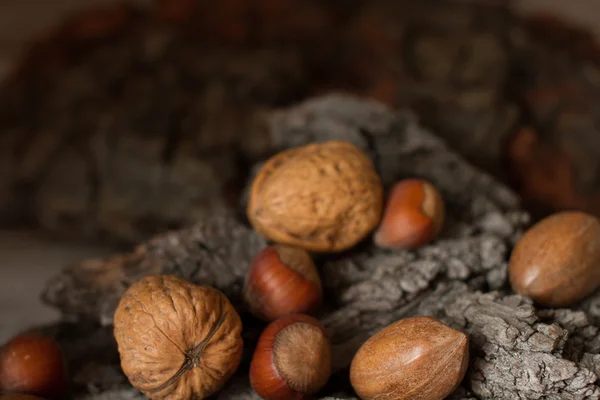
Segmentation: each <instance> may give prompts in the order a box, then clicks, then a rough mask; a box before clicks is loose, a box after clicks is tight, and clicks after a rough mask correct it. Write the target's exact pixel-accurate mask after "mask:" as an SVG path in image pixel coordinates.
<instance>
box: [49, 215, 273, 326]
mask: <svg viewBox="0 0 600 400" xmlns="http://www.w3.org/2000/svg"><path fill="white" fill-rule="evenodd" d="M264 246H266V242H265V240H264V239H262V238H261V237H259V236H258V235H257V234H256V233H254V232H253V231H252V230H250V229H249V228H248V227H247V226H245V225H243V224H241V223H240V222H239V221H238V220H237V218H236V217H235V216H234V215H233V214H231V213H224V214H222V215H215V216H212V217H211V218H206V219H204V220H202V221H201V222H199V223H197V224H195V225H194V226H192V227H190V228H187V229H184V230H181V231H173V232H168V233H165V234H163V235H160V236H157V237H155V238H153V239H152V240H150V241H148V242H146V243H144V244H141V245H140V246H137V247H136V248H135V250H134V251H132V252H131V253H127V254H123V255H117V256H115V257H112V258H108V259H105V260H101V259H92V260H86V261H84V262H82V263H79V264H76V265H73V266H70V267H68V268H65V269H64V270H63V271H62V272H61V273H60V274H59V275H57V276H56V277H54V278H53V279H52V280H51V281H50V282H48V285H47V287H46V289H45V291H44V293H43V294H42V298H43V299H44V301H45V302H46V303H48V304H51V305H53V306H54V307H57V308H59V309H60V310H61V311H62V312H63V313H64V314H65V315H69V316H75V317H80V316H83V317H86V318H89V317H91V318H94V319H96V320H98V321H100V322H101V323H103V324H112V319H113V314H114V311H115V309H116V307H117V305H118V303H119V300H120V298H121V295H122V294H123V293H124V292H125V290H126V289H127V288H128V287H129V286H130V285H131V284H132V283H134V282H136V281H138V280H139V279H141V278H142V277H144V276H148V275H155V274H172V275H176V276H179V277H180V278H184V279H186V280H189V281H192V282H196V283H202V284H206V285H210V286H213V287H215V288H217V289H219V290H221V291H222V292H223V293H225V295H226V296H227V297H228V298H229V299H230V300H231V301H232V302H233V303H234V304H236V305H237V304H241V302H242V298H241V296H242V286H243V279H244V275H245V273H246V269H247V267H248V265H249V264H250V261H251V260H252V258H253V257H254V256H255V254H256V253H257V252H258V251H260V250H261V249H262V248H263V247H264Z"/></svg>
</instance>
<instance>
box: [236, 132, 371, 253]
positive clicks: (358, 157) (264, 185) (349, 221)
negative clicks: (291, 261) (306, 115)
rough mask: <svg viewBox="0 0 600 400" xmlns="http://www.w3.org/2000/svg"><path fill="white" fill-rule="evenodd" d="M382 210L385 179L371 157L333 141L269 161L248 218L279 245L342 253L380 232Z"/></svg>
mask: <svg viewBox="0 0 600 400" xmlns="http://www.w3.org/2000/svg"><path fill="white" fill-rule="evenodd" d="M382 208H383V187H382V184H381V179H380V177H379V175H378V174H377V172H376V171H375V168H374V166H373V163H372V162H371V160H370V159H369V157H368V156H367V155H366V154H365V153H364V152H363V151H362V150H361V149H359V148H358V147H356V146H355V145H353V144H351V143H349V142H344V141H328V142H323V143H313V144H309V145H306V146H302V147H297V148H293V149H290V150H286V151H283V152H281V153H279V154H277V155H275V156H274V157H272V158H271V159H269V160H268V161H267V162H266V163H265V164H264V166H263V167H262V168H261V170H260V172H259V173H258V175H257V177H256V178H255V180H254V182H253V184H252V189H251V192H250V200H249V203H248V209H247V212H248V218H249V220H250V222H251V223H252V225H253V227H254V229H255V230H256V231H257V232H258V233H260V234H261V235H263V236H266V237H267V238H269V239H270V240H272V241H274V242H277V243H282V244H288V245H292V246H297V247H301V248H304V249H306V250H308V251H313V252H339V251H343V250H346V249H348V248H350V247H352V246H354V245H355V244H357V243H358V242H360V241H361V240H362V239H364V238H365V237H366V236H367V235H368V234H369V233H371V232H372V231H373V230H374V229H375V228H376V226H377V224H378V223H379V219H380V217H381V213H382Z"/></svg>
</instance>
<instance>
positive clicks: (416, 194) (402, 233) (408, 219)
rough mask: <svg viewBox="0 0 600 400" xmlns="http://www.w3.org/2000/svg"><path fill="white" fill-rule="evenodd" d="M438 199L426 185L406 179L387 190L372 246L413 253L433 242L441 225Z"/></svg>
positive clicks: (437, 195) (441, 211) (437, 194)
mask: <svg viewBox="0 0 600 400" xmlns="http://www.w3.org/2000/svg"><path fill="white" fill-rule="evenodd" d="M444 216H445V207H444V201H443V200H442V196H441V195H440V193H439V192H438V190H437V189H436V188H435V187H434V186H433V185H432V184H430V183H429V182H426V181H423V180H419V179H407V180H404V181H401V182H398V183H396V184H395V185H394V186H393V187H392V189H391V190H390V195H389V199H388V202H387V204H386V207H385V211H384V213H383V218H382V221H381V224H380V225H379V228H378V229H377V231H376V232H375V235H374V241H375V244H376V245H377V246H379V247H383V248H401V249H415V248H418V247H420V246H423V245H424V244H426V243H427V242H429V241H431V240H433V239H435V238H436V237H437V236H438V235H439V233H440V231H441V230H442V227H443V225H444Z"/></svg>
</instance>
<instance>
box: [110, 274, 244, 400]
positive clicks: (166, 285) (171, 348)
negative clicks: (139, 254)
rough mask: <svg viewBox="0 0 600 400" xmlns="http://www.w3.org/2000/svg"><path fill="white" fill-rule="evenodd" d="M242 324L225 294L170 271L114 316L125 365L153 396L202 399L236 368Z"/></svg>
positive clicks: (148, 282) (132, 291)
mask: <svg viewBox="0 0 600 400" xmlns="http://www.w3.org/2000/svg"><path fill="white" fill-rule="evenodd" d="M241 331H242V322H241V319H240V316H239V315H238V313H237V312H236V311H235V309H234V308H233V306H232V305H231V303H230V302H229V300H228V299H227V297H225V295H224V294H222V293H221V292H220V291H218V290H217V289H215V288H212V287H210V286H197V285H194V284H192V283H189V282H187V281H184V280H182V279H180V278H177V277H175V276H171V275H159V276H149V277H146V278H143V279H141V280H140V281H138V282H136V283H134V284H133V285H132V286H131V287H130V288H129V289H128V290H127V291H126V292H125V294H124V295H123V297H122V298H121V301H120V303H119V306H118V307H117V310H116V311H115V315H114V335H115V338H116V340H117V344H118V348H119V354H120V356H121V367H122V368H123V372H125V374H126V375H127V377H128V378H129V381H130V382H131V384H132V385H133V386H135V387H136V388H137V389H138V390H140V391H141V392H143V393H144V394H145V395H146V396H148V397H149V398H151V399H177V400H185V399H203V398H206V397H208V396H210V395H212V394H214V393H215V392H217V391H219V390H220V389H221V388H222V387H223V385H224V384H225V382H226V381H227V380H228V379H229V378H230V377H231V375H233V373H234V372H235V370H236V369H237V368H238V366H239V364H240V361H241V357H242V351H243V342H242V338H241Z"/></svg>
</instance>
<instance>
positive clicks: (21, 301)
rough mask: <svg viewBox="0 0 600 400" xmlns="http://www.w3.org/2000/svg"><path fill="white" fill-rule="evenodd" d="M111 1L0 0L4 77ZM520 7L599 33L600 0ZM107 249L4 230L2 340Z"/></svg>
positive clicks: (43, 312)
mask: <svg viewBox="0 0 600 400" xmlns="http://www.w3.org/2000/svg"><path fill="white" fill-rule="evenodd" d="M110 1H111V0H87V1H81V0H53V1H48V0H2V1H0V78H1V77H2V74H3V73H5V72H6V71H7V70H8V68H9V67H10V65H11V63H12V60H14V58H15V57H17V56H18V54H19V53H20V52H21V50H22V49H23V48H25V46H26V45H27V43H28V41H29V40H30V39H31V38H32V37H34V36H35V35H36V33H39V32H40V31H42V32H43V31H44V30H47V29H51V27H52V26H53V25H54V24H55V23H56V22H57V21H58V20H60V18H61V17H63V16H64V15H65V14H68V13H71V12H73V11H74V10H76V9H78V8H82V7H88V6H90V5H91V4H98V3H108V2H110ZM136 1H137V2H138V3H149V0H136ZM519 8H520V9H521V10H522V11H523V12H532V11H536V10H540V9H544V10H550V11H554V12H557V11H558V12H562V14H563V15H564V16H565V17H566V18H568V19H571V20H573V21H579V22H581V23H582V24H584V25H587V26H592V27H594V29H595V31H596V32H597V33H598V34H599V35H600V22H598V21H600V1H599V0H573V1H568V2H567V1H564V0H523V1H521V2H520V6H519ZM108 253H109V249H106V248H99V247H89V246H82V245H73V244H69V243H58V242H49V241H47V240H43V239H41V238H40V237H39V235H35V234H32V233H30V232H8V231H0V343H2V342H3V341H5V340H6V339H7V338H8V337H9V336H11V335H12V334H14V333H15V332H17V331H19V330H21V329H24V328H25V327H27V326H31V325H32V324H37V323H42V322H49V321H52V320H53V319H55V318H56V317H57V314H56V313H55V312H54V311H53V310H51V309H49V308H47V307H44V306H43V305H41V304H40V302H39V299H38V296H39V293H40V291H41V288H42V287H43V285H44V283H45V282H46V280H47V279H48V278H49V277H50V276H52V275H53V274H55V273H56V272H57V271H58V270H59V269H61V268H62V267H63V266H65V265H67V264H69V263H71V262H75V261H77V260H81V259H83V258H88V257H96V256H102V255H106V254H108Z"/></svg>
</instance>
